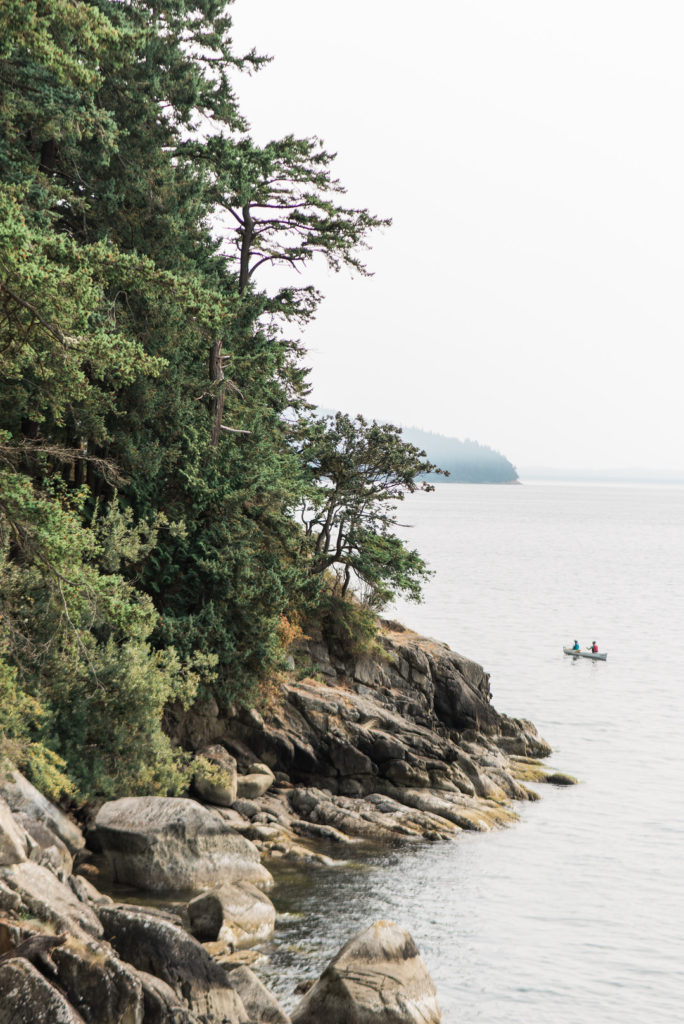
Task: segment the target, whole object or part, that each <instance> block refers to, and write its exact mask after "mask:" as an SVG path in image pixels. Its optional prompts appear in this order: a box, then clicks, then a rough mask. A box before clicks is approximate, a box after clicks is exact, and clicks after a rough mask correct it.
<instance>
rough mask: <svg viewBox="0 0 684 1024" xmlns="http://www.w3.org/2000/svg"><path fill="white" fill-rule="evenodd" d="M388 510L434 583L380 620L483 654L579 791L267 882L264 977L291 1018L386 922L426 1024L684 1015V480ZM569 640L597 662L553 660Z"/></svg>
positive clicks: (503, 490) (547, 790) (468, 495)
mask: <svg viewBox="0 0 684 1024" xmlns="http://www.w3.org/2000/svg"><path fill="white" fill-rule="evenodd" d="M401 513H402V515H401V518H402V522H403V523H405V524H407V528H406V530H405V535H406V537H407V539H408V540H409V542H410V543H411V545H412V546H414V547H417V548H418V549H419V550H420V551H421V553H422V554H423V555H424V556H425V557H426V558H427V559H428V561H429V562H430V564H431V565H432V567H433V568H434V569H435V570H436V575H435V577H434V578H433V579H432V580H431V582H430V583H429V585H428V586H427V588H426V594H425V602H424V604H423V605H420V606H415V605H399V606H397V607H396V608H395V609H394V610H393V611H392V612H391V614H392V615H393V616H395V617H397V618H399V619H400V620H401V621H403V622H404V623H405V624H407V625H408V626H410V627H412V628H414V629H416V630H417V631H418V632H421V633H424V634H427V635H429V636H434V637H436V638H437V639H440V640H444V641H446V642H447V643H448V644H449V645H450V646H451V647H452V648H453V649H454V650H457V651H459V652H460V653H462V654H465V655H467V656H468V657H471V658H473V659H475V660H476V661H479V662H481V663H482V664H483V665H484V666H485V668H486V669H487V671H488V672H490V673H491V682H492V691H493V703H494V705H495V706H496V707H497V709H498V710H500V711H505V712H507V713H508V714H513V715H520V716H523V717H526V718H531V719H532V720H533V721H534V722H535V724H536V725H537V727H538V728H539V731H540V732H541V734H542V735H543V736H544V737H545V738H546V739H547V740H548V741H549V742H550V743H551V744H552V746H553V748H554V753H553V756H552V758H551V759H550V763H551V764H552V765H553V766H554V767H556V768H558V769H560V770H563V771H567V772H570V773H571V774H573V775H576V776H577V777H579V779H580V780H581V781H580V785H578V786H576V787H574V788H573V789H562V790H557V789H553V788H552V787H546V786H545V787H541V789H540V791H541V792H542V794H543V799H542V801H540V802H539V803H535V804H523V805H518V809H519V811H520V815H521V821H520V823H519V824H518V825H516V826H514V827H512V828H509V829H505V830H503V831H499V832H496V833H492V834H488V835H480V834H464V835H462V836H460V837H459V838H458V840H456V841H453V842H449V843H444V844H436V845H434V844H425V845H421V846H420V847H417V848H411V849H409V850H406V849H404V850H401V851H385V852H383V853H380V854H376V855H370V856H366V857H365V858H364V859H363V861H362V862H360V863H358V864H355V865H349V866H348V867H344V868H339V869H335V870H331V871H321V872H311V873H310V874H309V875H308V876H305V877H302V876H301V875H297V874H289V875H287V876H285V877H284V878H283V879H282V881H281V882H280V883H279V885H278V887H277V889H276V891H275V894H274V897H273V898H274V902H275V903H276V906H277V907H278V909H279V910H281V911H285V913H284V915H283V917H282V919H281V921H280V923H279V926H278V931H277V935H276V940H275V943H274V945H273V946H272V951H273V955H272V957H271V960H270V963H269V965H268V967H267V968H266V975H267V976H268V980H269V983H270V984H272V985H275V986H276V987H277V988H278V990H279V992H280V993H281V995H283V997H284V999H285V1001H286V1002H287V1003H288V1005H292V998H291V992H292V988H293V985H294V983H295V982H296V980H297V979H299V978H304V977H306V976H309V975H317V974H318V973H320V971H321V970H322V969H323V967H324V966H325V964H326V963H327V962H328V960H329V959H330V957H331V956H332V955H334V953H335V952H337V950H338V949H339V948H340V947H341V946H342V945H343V943H344V942H345V941H346V940H347V939H348V938H349V937H350V936H351V935H352V934H353V933H354V932H355V931H357V930H359V929H361V928H362V927H365V926H366V925H367V924H369V923H370V922H371V921H373V920H376V919H378V918H390V919H393V920H395V921H398V922H399V923H401V924H402V925H404V926H405V927H406V928H408V929H409V931H410V932H411V934H412V935H413V937H414V939H415V940H416V942H417V943H418V946H419V948H420V950H421V953H422V955H423V957H424V959H425V960H426V962H427V964H428V967H429V969H430V972H431V974H432V976H433V978H434V980H435V982H436V985H437V989H438V994H439V1000H440V1004H441V1006H442V1009H443V1013H444V1020H445V1022H446V1024H457V1022H458V1024H471V1022H475V1021H478V1022H486V1024H499V1022H500V1024H504V1022H505V1024H537V1022H539V1024H542V1022H544V1024H547V1022H549V1021H552V1022H553V1024H578V1022H584V1021H590V1022H591V1024H618V1022H619V1024H646V1022H648V1024H658V1022H662V1024H673V1022H675V1021H679V1020H682V1019H684V1011H683V1010H682V1005H683V1002H684V926H683V925H682V922H683V921H684V880H683V878H682V855H683V853H684V815H683V814H682V811H683V809H684V808H683V802H684V801H683V798H682V783H683V781H684V770H683V757H684V750H683V738H684V669H683V666H684V639H683V636H684V634H683V629H682V625H683V619H684V488H681V487H676V486H673V487H657V486H642V487H630V486H596V485H594V486H581V485H525V486H521V487H504V486H498V487H497V486H482V485H480V486H475V485H455V484H440V485H438V487H437V489H436V491H435V493H434V494H431V495H416V496H413V497H412V498H411V499H410V500H408V501H406V502H405V503H404V504H403V506H402V508H401ZM575 638H577V639H578V640H579V642H580V644H581V645H582V646H587V645H589V643H590V642H591V641H592V640H594V639H596V640H597V641H598V644H599V648H600V649H601V650H607V651H608V660H607V662H605V663H603V662H599V663H595V662H591V661H589V660H584V659H582V660H581V661H574V660H573V659H571V658H569V657H566V656H564V655H563V653H562V650H561V648H562V646H563V644H564V643H566V644H567V643H568V642H570V641H572V640H574V639H575Z"/></svg>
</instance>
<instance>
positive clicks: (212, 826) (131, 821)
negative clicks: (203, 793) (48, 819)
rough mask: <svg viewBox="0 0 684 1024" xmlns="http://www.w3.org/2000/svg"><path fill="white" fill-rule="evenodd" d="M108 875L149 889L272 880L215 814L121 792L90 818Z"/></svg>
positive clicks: (250, 847) (177, 801) (178, 801)
mask: <svg viewBox="0 0 684 1024" xmlns="http://www.w3.org/2000/svg"><path fill="white" fill-rule="evenodd" d="M95 824H96V827H97V832H98V835H99V837H100V841H101V843H102V848H103V850H104V852H105V854H106V855H107V859H108V860H109V862H110V864H111V868H112V873H113V876H114V879H115V880H116V881H118V882H126V883H128V884H130V885H134V886H136V887H137V888H139V889H147V890H149V891H164V890H193V889H194V890H198V889H202V888H204V887H206V886H213V885H220V884H221V883H222V882H236V881H248V882H253V883H254V884H255V885H261V886H268V885H270V884H271V883H272V878H271V876H270V874H269V872H268V871H267V870H266V868H264V867H263V866H262V865H261V863H260V862H259V851H258V850H257V848H256V847H255V846H254V844H253V843H250V841H249V840H248V839H244V838H243V837H242V836H241V835H238V833H237V832H235V831H234V829H232V828H231V827H230V826H229V825H228V824H226V822H224V821H223V819H222V818H221V816H220V815H219V814H216V813H213V812H212V811H210V810H209V809H208V808H206V807H203V806H202V805H201V804H198V803H196V802H195V801H194V800H186V799H182V798H176V797H154V796H149V797H123V798H122V799H121V800H113V801H111V802H110V803H107V804H104V805H103V807H102V808H101V809H100V811H99V813H98V815H97V818H96V819H95Z"/></svg>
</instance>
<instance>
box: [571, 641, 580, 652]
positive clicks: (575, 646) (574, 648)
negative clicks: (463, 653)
mask: <svg viewBox="0 0 684 1024" xmlns="http://www.w3.org/2000/svg"><path fill="white" fill-rule="evenodd" d="M572 649H573V651H579V643H578V642H577V640H575V642H574V644H573V645H572Z"/></svg>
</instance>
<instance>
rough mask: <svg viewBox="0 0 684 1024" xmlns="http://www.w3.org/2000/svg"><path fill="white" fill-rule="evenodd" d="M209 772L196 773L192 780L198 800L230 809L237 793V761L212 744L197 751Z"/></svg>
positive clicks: (223, 748) (223, 749) (222, 748)
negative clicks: (207, 766)
mask: <svg viewBox="0 0 684 1024" xmlns="http://www.w3.org/2000/svg"><path fill="white" fill-rule="evenodd" d="M198 756H199V757H201V758H203V759H204V760H205V761H207V762H208V765H209V771H208V772H207V771H197V772H195V776H194V778H193V780H192V782H193V787H194V790H195V792H196V793H197V795H198V797H199V798H200V800H204V801H205V802H206V803H208V804H217V805H218V806H219V807H232V805H233V803H234V802H235V798H236V797H237V793H238V778H237V761H236V760H235V758H234V757H233V756H232V755H231V754H229V753H228V751H227V750H226V749H225V747H221V746H219V745H218V744H214V745H213V746H210V747H204V748H203V749H202V750H199V751H198Z"/></svg>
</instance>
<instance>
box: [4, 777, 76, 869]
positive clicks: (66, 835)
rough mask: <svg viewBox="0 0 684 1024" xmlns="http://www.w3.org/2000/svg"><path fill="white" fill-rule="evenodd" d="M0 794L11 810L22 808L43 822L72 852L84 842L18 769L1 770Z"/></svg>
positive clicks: (69, 821) (30, 816) (62, 815)
mask: <svg viewBox="0 0 684 1024" xmlns="http://www.w3.org/2000/svg"><path fill="white" fill-rule="evenodd" d="M0 797H2V798H3V799H5V800H6V801H7V803H8V804H9V806H10V808H11V810H13V811H15V812H17V813H19V812H22V813H24V814H26V815H28V817H29V818H33V819H34V820H35V821H40V822H42V823H43V824H44V825H46V826H47V827H48V828H49V829H50V831H51V832H54V833H55V835H57V836H59V838H60V839H61V840H62V842H63V843H65V844H66V846H67V847H68V849H69V852H70V853H71V854H75V853H76V852H77V851H78V850H82V849H83V847H84V846H85V839H84V838H83V834H82V833H81V830H80V829H79V828H78V827H77V826H76V825H74V823H73V821H71V820H70V819H69V818H67V816H66V814H64V813H63V812H62V811H60V809H59V808H58V807H55V805H54V804H52V803H50V801H49V800H48V799H47V798H46V797H44V796H43V794H42V793H40V792H39V791H38V790H37V789H36V787H35V786H32V785H31V783H30V782H29V781H28V779H25V778H24V776H23V775H22V774H21V773H20V772H18V771H16V770H12V771H9V772H7V773H6V774H2V773H0Z"/></svg>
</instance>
